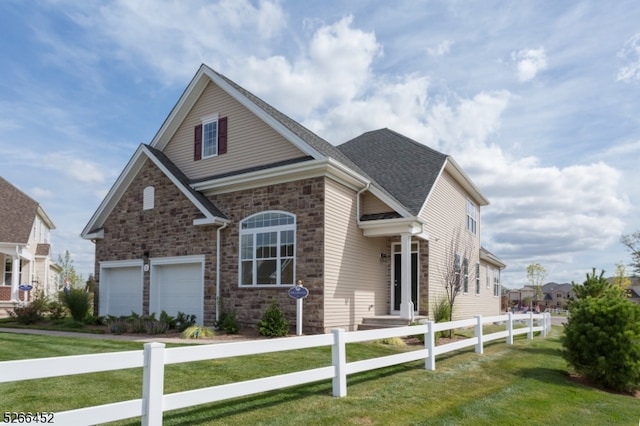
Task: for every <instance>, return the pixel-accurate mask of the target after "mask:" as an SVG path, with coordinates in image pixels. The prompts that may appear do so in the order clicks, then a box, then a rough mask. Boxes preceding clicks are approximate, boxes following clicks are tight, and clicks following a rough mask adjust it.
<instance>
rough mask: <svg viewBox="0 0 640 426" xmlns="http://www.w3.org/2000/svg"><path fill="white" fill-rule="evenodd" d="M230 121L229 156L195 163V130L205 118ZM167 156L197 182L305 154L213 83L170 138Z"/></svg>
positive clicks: (228, 126) (228, 131) (228, 133)
mask: <svg viewBox="0 0 640 426" xmlns="http://www.w3.org/2000/svg"><path fill="white" fill-rule="evenodd" d="M212 114H218V117H227V118H228V122H227V135H228V136H227V153H226V154H223V155H220V156H216V157H210V158H205V159H202V160H199V161H194V160H193V138H194V127H195V126H197V125H198V124H201V120H202V118H204V117H207V116H210V115H212ZM164 153H165V155H166V156H167V157H169V159H170V160H171V161H173V162H174V163H175V164H176V166H178V168H179V169H180V170H182V171H183V172H184V174H185V175H186V176H187V177H188V178H190V179H198V178H202V177H207V176H213V175H218V174H221V173H228V172H233V171H236V170H242V169H246V168H249V167H254V166H261V165H266V164H270V163H274V162H277V161H284V160H288V159H293V158H299V157H302V156H304V155H305V154H304V153H303V152H302V151H300V150H299V149H298V148H296V147H295V146H294V145H293V144H291V143H290V142H288V141H287V140H285V139H284V138H283V137H282V136H281V135H280V134H278V133H277V132H276V131H275V130H273V129H272V128H271V127H269V126H268V125H267V124H266V123H265V122H263V121H262V120H260V119H259V118H258V117H256V116H255V115H253V114H252V113H251V112H250V111H249V110H248V109H246V108H245V107H244V106H242V105H241V104H240V103H239V102H237V101H236V100H235V99H233V98H232V97H231V96H229V95H228V94H227V93H226V92H224V91H223V90H222V89H220V88H219V87H218V86H217V85H215V84H214V83H209V85H208V86H207V88H206V89H205V90H204V92H203V93H202V95H201V96H200V99H198V101H197V102H196V103H195V105H194V106H193V108H192V109H191V111H189V114H188V115H187V117H186V118H185V120H184V121H183V122H182V124H181V125H180V127H179V128H178V130H177V131H176V133H175V135H173V137H172V138H171V140H170V141H169V143H168V144H167V147H166V148H165V149H164Z"/></svg>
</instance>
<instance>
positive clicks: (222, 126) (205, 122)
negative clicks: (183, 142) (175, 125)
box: [193, 115, 227, 161]
mask: <svg viewBox="0 0 640 426" xmlns="http://www.w3.org/2000/svg"><path fill="white" fill-rule="evenodd" d="M226 152H227V117H220V118H218V116H217V115H211V116H209V117H205V118H203V119H202V124H198V125H197V126H196V127H195V129H194V136H193V159H194V160H195V161H198V160H202V159H203V158H210V157H215V156H217V155H221V154H226Z"/></svg>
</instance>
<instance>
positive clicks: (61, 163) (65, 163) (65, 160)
mask: <svg viewBox="0 0 640 426" xmlns="http://www.w3.org/2000/svg"><path fill="white" fill-rule="evenodd" d="M42 163H43V165H44V167H46V168H49V169H52V170H57V171H59V172H62V173H64V174H65V175H66V176H67V177H70V178H71V179H74V180H77V181H79V182H83V183H103V182H104V180H105V176H104V174H103V172H102V171H101V170H102V167H100V166H98V165H97V164H95V163H92V162H89V161H86V160H82V159H80V158H77V157H74V156H70V155H68V154H65V153H51V154H47V155H45V156H44V158H43V161H42Z"/></svg>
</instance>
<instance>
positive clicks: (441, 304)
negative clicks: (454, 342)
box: [433, 298, 451, 338]
mask: <svg viewBox="0 0 640 426" xmlns="http://www.w3.org/2000/svg"><path fill="white" fill-rule="evenodd" d="M450 319H451V305H450V304H449V301H448V300H447V299H446V298H442V299H440V300H439V301H438V302H436V303H435V304H434V305H433V320H434V321H435V322H447V321H449V320H450ZM450 334H451V330H449V331H447V330H443V331H439V332H438V334H437V336H435V337H436V338H440V337H447V336H449V337H451V336H450Z"/></svg>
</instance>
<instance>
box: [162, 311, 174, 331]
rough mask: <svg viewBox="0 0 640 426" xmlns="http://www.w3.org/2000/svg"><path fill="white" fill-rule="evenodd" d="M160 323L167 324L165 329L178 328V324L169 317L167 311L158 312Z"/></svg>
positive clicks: (172, 317)
mask: <svg viewBox="0 0 640 426" xmlns="http://www.w3.org/2000/svg"><path fill="white" fill-rule="evenodd" d="M160 321H161V322H163V323H165V324H167V327H168V328H170V329H174V328H177V327H178V322H177V321H176V317H174V316H171V315H169V314H168V313H167V311H162V312H160Z"/></svg>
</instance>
